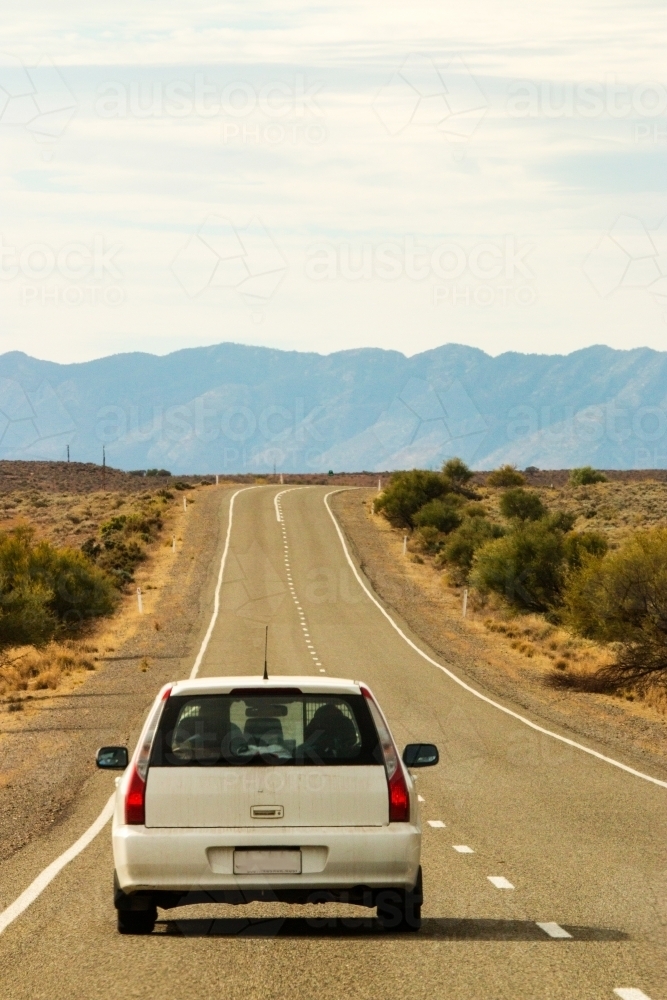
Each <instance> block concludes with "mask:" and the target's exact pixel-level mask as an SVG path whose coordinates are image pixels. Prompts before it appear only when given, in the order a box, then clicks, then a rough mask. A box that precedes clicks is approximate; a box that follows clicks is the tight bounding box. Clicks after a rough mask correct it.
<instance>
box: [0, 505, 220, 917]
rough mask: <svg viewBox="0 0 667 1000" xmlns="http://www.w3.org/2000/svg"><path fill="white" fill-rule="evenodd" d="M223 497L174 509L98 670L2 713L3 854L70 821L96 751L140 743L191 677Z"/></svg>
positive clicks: (101, 637) (112, 623) (100, 649)
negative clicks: (168, 694) (163, 696)
mask: <svg viewBox="0 0 667 1000" xmlns="http://www.w3.org/2000/svg"><path fill="white" fill-rule="evenodd" d="M222 498H223V488H222V487H219V488H216V487H213V488H209V489H204V488H202V489H201V490H199V491H197V492H196V494H195V496H194V501H195V502H194V503H192V504H189V505H188V510H187V512H186V511H183V508H182V505H180V508H179V505H176V504H174V510H173V513H172V520H171V522H170V534H169V538H168V540H167V544H158V545H157V546H154V548H153V550H152V552H151V553H150V554H149V558H148V559H147V561H146V562H145V563H142V564H141V566H140V568H139V570H138V571H137V573H136V579H137V583H138V584H139V585H141V587H142V590H143V593H144V603H143V614H139V611H138V606H137V600H136V593H129V594H127V595H125V597H124V598H123V603H122V605H121V607H120V609H119V610H118V612H117V613H116V614H115V615H114V616H113V617H112V618H110V619H108V620H106V621H104V622H102V623H101V624H100V625H99V627H98V629H97V630H96V632H95V634H94V635H93V636H92V637H90V638H89V640H88V641H89V643H92V644H94V646H95V648H96V652H95V653H94V654H92V655H90V657H89V658H90V659H91V660H92V661H93V665H94V668H95V669H94V670H92V671H90V670H88V671H86V670H83V671H75V672H73V673H71V674H70V675H69V676H68V677H66V678H65V679H64V683H62V684H61V685H60V686H59V687H58V689H57V690H45V691H36V692H31V693H30V698H29V700H26V701H25V704H24V709H23V711H21V712H9V711H8V707H9V706H8V705H7V704H5V705H4V710H0V857H2V858H4V857H8V856H10V855H11V854H13V853H14V852H15V851H16V850H18V849H20V848H21V847H22V846H23V845H24V844H26V843H28V842H29V841H30V840H32V839H33V837H34V836H36V835H38V834H39V833H41V832H43V831H44V830H46V829H48V828H49V827H50V826H51V824H52V823H54V822H56V821H57V820H59V819H60V818H61V817H63V816H64V815H66V814H67V810H68V808H69V805H70V803H71V802H73V801H74V800H75V798H76V796H77V794H78V792H79V790H80V788H81V787H82V785H83V783H84V782H85V781H86V780H87V778H88V777H90V775H91V774H92V773H93V772H94V769H95V764H94V756H95V751H96V749H97V747H99V746H101V745H103V744H127V743H128V742H131V739H132V738H135V737H136V731H137V730H138V728H139V727H140V725H141V723H142V721H143V718H144V716H145V713H146V711H147V709H148V706H149V704H150V703H151V702H152V700H153V698H154V697H155V692H156V690H158V689H159V687H160V686H161V685H162V684H164V683H166V682H167V681H169V680H174V679H176V678H177V677H180V676H182V672H183V669H184V668H183V663H184V662H189V660H188V659H187V657H188V656H189V654H190V650H191V647H192V645H193V642H194V638H196V635H198V632H197V629H198V628H199V625H200V616H201V606H200V602H201V600H202V588H203V587H204V585H205V583H206V581H207V580H208V577H209V575H210V572H211V559H210V552H211V550H212V549H214V548H215V546H216V545H217V542H218V531H219V516H218V512H219V507H220V503H221V502H222ZM171 533H174V534H176V538H177V547H176V551H175V552H174V551H173V550H172V546H171ZM195 633H196V635H195ZM193 637H194V638H193ZM1 896H2V890H1V889H0V897H1ZM1 908H2V899H1V898H0V909H1Z"/></svg>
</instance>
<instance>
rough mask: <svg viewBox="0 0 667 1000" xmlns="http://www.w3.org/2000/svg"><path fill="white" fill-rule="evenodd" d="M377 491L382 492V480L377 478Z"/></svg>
mask: <svg viewBox="0 0 667 1000" xmlns="http://www.w3.org/2000/svg"><path fill="white" fill-rule="evenodd" d="M378 493H382V480H381V479H378Z"/></svg>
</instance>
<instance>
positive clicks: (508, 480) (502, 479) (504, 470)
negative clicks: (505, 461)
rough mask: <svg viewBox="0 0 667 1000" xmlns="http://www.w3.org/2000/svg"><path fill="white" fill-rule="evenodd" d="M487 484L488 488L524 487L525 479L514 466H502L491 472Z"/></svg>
mask: <svg viewBox="0 0 667 1000" xmlns="http://www.w3.org/2000/svg"><path fill="white" fill-rule="evenodd" d="M486 482H487V485H488V486H524V485H525V482H526V480H525V478H524V477H523V476H522V475H521V473H520V472H519V470H518V469H517V468H516V466H514V465H501V466H500V468H499V469H495V470H494V471H493V472H491V473H490V474H489V475H488V476H487V478H486Z"/></svg>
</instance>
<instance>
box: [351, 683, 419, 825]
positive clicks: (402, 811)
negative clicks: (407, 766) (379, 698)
mask: <svg viewBox="0 0 667 1000" xmlns="http://www.w3.org/2000/svg"><path fill="white" fill-rule="evenodd" d="M359 686H360V688H361V693H362V694H363V696H364V698H365V699H366V703H367V704H368V708H369V709H370V713H371V715H372V717H373V722H374V723H375V728H376V730H377V734H378V737H379V739H380V746H381V747H382V756H383V757H384V766H385V771H386V772H387V786H388V790H389V822H390V823H408V822H409V821H410V793H409V792H408V785H407V782H406V780H405V774H404V773H403V768H402V766H401V761H400V758H399V756H398V751H397V749H396V746H395V744H394V741H393V739H392V738H391V733H390V732H389V727H388V725H387V723H386V721H385V718H384V716H383V714H382V712H381V711H380V707H379V705H378V704H377V702H376V701H375V698H374V697H373V695H372V694H371V692H370V691H369V690H368V688H367V687H364V685H363V684H360V685H359Z"/></svg>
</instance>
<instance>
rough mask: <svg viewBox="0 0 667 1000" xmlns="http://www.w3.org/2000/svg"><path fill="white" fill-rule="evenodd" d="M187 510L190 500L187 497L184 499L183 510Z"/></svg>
mask: <svg viewBox="0 0 667 1000" xmlns="http://www.w3.org/2000/svg"><path fill="white" fill-rule="evenodd" d="M187 509H188V498H187V497H183V510H187Z"/></svg>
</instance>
